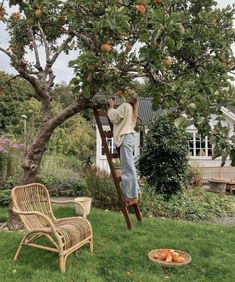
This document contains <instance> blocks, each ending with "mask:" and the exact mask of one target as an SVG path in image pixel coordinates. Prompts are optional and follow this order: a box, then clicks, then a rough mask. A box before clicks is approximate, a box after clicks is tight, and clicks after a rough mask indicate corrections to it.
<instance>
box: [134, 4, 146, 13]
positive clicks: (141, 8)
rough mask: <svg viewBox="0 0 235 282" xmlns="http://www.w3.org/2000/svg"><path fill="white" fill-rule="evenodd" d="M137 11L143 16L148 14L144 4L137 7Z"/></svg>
mask: <svg viewBox="0 0 235 282" xmlns="http://www.w3.org/2000/svg"><path fill="white" fill-rule="evenodd" d="M136 9H137V11H138V12H140V13H141V14H144V13H145V12H146V9H145V6H144V5H143V4H139V5H136Z"/></svg>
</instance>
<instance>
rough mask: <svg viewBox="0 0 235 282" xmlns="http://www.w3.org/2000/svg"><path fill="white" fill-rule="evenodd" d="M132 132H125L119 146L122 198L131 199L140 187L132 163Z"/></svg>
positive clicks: (135, 195)
mask: <svg viewBox="0 0 235 282" xmlns="http://www.w3.org/2000/svg"><path fill="white" fill-rule="evenodd" d="M134 147H135V135H134V133H130V134H126V135H125V136H124V139H123V141H122V144H121V146H120V161H121V178H122V182H121V189H122V194H123V196H124V198H129V199H133V198H136V197H137V196H138V193H140V188H139V185H138V182H137V173H136V168H135V163H134V156H133V153H134Z"/></svg>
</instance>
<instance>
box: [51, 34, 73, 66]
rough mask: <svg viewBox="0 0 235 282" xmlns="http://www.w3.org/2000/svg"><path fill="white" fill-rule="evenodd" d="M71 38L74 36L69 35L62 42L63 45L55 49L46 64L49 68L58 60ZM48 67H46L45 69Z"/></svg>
mask: <svg viewBox="0 0 235 282" xmlns="http://www.w3.org/2000/svg"><path fill="white" fill-rule="evenodd" d="M73 37H74V35H72V34H71V35H69V36H68V37H67V38H66V39H65V40H64V41H63V43H62V44H61V45H60V46H59V47H58V48H57V51H56V52H55V53H54V55H53V56H52V58H51V60H49V61H48V62H47V65H49V66H50V67H51V66H52V65H53V64H54V62H55V61H56V59H57V58H58V56H59V55H60V53H61V52H62V51H64V50H65V48H66V47H67V45H68V43H69V42H70V41H71V40H72V39H73ZM49 66H47V68H48V67H49Z"/></svg>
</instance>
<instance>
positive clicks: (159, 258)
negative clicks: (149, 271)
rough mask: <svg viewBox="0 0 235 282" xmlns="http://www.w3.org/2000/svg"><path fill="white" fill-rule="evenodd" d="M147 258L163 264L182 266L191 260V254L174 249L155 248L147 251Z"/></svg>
mask: <svg viewBox="0 0 235 282" xmlns="http://www.w3.org/2000/svg"><path fill="white" fill-rule="evenodd" d="M148 258H149V259H150V260H151V261H153V262H156V263H158V264H161V265H165V266H183V265H186V264H188V263H190V261H191V256H190V255H189V254H187V253H185V252H183V251H179V250H174V249H157V250H152V251H150V252H149V253H148Z"/></svg>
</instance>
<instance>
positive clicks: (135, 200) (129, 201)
mask: <svg viewBox="0 0 235 282" xmlns="http://www.w3.org/2000/svg"><path fill="white" fill-rule="evenodd" d="M125 202H126V205H127V206H131V205H134V204H137V203H138V198H133V199H127V198H126V199H125Z"/></svg>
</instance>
